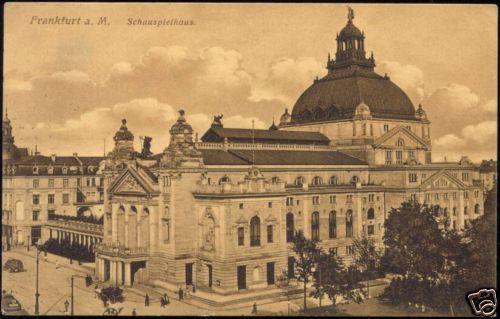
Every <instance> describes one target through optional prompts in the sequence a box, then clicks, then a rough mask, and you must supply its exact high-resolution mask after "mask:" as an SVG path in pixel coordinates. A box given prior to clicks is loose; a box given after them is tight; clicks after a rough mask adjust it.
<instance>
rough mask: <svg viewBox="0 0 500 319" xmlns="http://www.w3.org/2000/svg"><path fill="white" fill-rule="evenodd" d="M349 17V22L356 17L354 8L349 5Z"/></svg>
mask: <svg viewBox="0 0 500 319" xmlns="http://www.w3.org/2000/svg"><path fill="white" fill-rule="evenodd" d="M347 19H349V22H352V20H353V19H354V10H353V9H352V8H351V7H349V6H348V7H347Z"/></svg>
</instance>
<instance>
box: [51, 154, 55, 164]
mask: <svg viewBox="0 0 500 319" xmlns="http://www.w3.org/2000/svg"><path fill="white" fill-rule="evenodd" d="M50 158H51V159H52V163H55V162H56V154H52V155H50Z"/></svg>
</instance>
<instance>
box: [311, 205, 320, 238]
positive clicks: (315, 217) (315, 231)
mask: <svg viewBox="0 0 500 319" xmlns="http://www.w3.org/2000/svg"><path fill="white" fill-rule="evenodd" d="M311 238H312V240H319V212H314V213H312V215H311Z"/></svg>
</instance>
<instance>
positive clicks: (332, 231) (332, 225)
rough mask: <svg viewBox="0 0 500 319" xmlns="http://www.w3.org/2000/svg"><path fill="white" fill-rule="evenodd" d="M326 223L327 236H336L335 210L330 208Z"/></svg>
mask: <svg viewBox="0 0 500 319" xmlns="http://www.w3.org/2000/svg"><path fill="white" fill-rule="evenodd" d="M328 225H329V230H330V231H329V237H330V238H337V212H336V211H334V210H332V211H331V212H330V216H329V220H328Z"/></svg>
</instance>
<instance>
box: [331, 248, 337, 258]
mask: <svg viewBox="0 0 500 319" xmlns="http://www.w3.org/2000/svg"><path fill="white" fill-rule="evenodd" d="M332 253H333V255H334V256H338V249H337V247H332Z"/></svg>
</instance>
